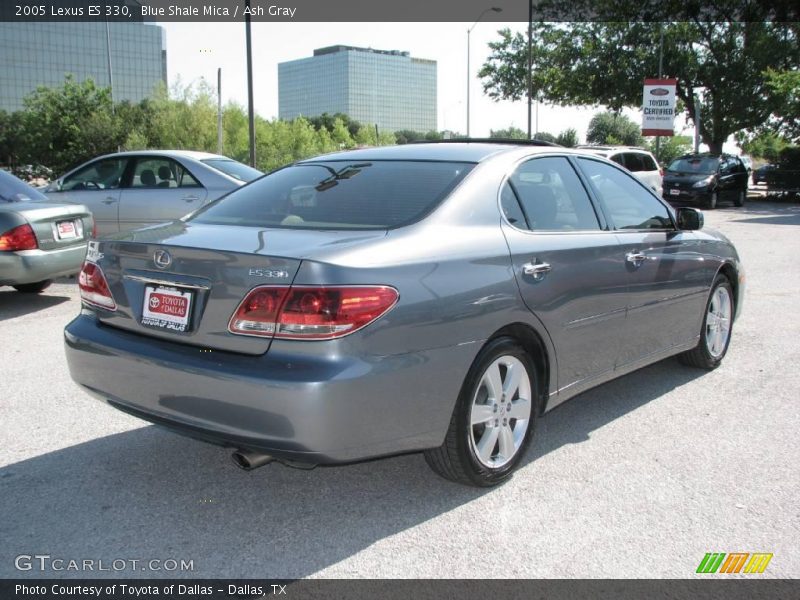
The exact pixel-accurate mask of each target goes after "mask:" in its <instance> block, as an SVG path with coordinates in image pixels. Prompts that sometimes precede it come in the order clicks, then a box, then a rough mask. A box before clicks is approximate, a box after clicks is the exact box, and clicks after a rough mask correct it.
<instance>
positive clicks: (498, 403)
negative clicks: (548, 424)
mask: <svg viewBox="0 0 800 600" xmlns="http://www.w3.org/2000/svg"><path fill="white" fill-rule="evenodd" d="M531 406H532V401H531V380H530V377H529V375H528V371H527V369H526V368H525V365H524V364H523V363H522V361H521V360H519V359H518V358H516V357H515V356H510V355H504V356H501V357H499V358H497V359H496V360H495V361H494V362H492V363H491V364H490V365H489V367H488V368H487V369H486V370H485V371H484V372H483V375H482V376H481V379H480V382H479V384H478V386H477V388H476V390H475V393H474V395H473V398H472V404H471V408H470V422H469V436H470V445H471V447H472V450H473V452H474V454H475V457H476V458H477V460H478V461H479V462H480V463H481V464H482V465H484V466H485V467H489V468H492V469H496V468H499V467H502V466H503V465H505V464H507V463H508V462H509V461H511V460H512V459H513V458H514V456H516V454H517V452H518V451H519V449H520V447H521V446H522V443H523V441H524V440H525V434H526V432H527V430H528V427H529V424H530V419H531Z"/></svg>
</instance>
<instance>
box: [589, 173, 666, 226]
mask: <svg viewBox="0 0 800 600" xmlns="http://www.w3.org/2000/svg"><path fill="white" fill-rule="evenodd" d="M578 160H579V161H580V167H581V170H583V171H584V172H585V173H586V176H587V177H588V178H589V181H590V182H591V185H592V187H594V190H595V195H596V196H597V197H598V198H600V200H601V201H602V203H603V205H604V206H605V208H606V210H607V211H608V213H609V214H610V215H611V219H612V220H613V221H614V227H615V228H616V229H672V219H671V218H670V216H669V211H667V208H666V207H665V206H664V205H663V204H661V202H659V201H658V200H657V199H656V198H655V196H653V195H652V194H651V193H650V192H648V191H647V189H645V187H644V186H642V185H641V183H639V181H638V180H637V179H635V178H634V177H633V176H631V175H629V174H627V173H625V172H624V171H621V170H620V169H617V168H615V167H612V166H611V165H608V164H606V163H601V162H600V161H597V160H588V159H585V158H579V159H578Z"/></svg>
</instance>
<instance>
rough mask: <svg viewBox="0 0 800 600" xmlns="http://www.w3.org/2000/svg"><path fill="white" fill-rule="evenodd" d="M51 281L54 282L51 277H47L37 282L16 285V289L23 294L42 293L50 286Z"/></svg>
mask: <svg viewBox="0 0 800 600" xmlns="http://www.w3.org/2000/svg"><path fill="white" fill-rule="evenodd" d="M51 283H53V282H52V281H51V280H50V279H45V280H44V281H37V282H36V283H21V284H19V285H15V286H14V289H15V290H17V291H18V292H21V293H23V294H40V293H42V292H43V291H45V290H46V289H47V288H49V287H50V284H51Z"/></svg>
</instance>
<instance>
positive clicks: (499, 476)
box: [425, 337, 539, 487]
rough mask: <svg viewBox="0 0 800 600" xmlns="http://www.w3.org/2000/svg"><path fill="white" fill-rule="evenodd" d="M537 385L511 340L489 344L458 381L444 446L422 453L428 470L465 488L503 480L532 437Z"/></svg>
mask: <svg viewBox="0 0 800 600" xmlns="http://www.w3.org/2000/svg"><path fill="white" fill-rule="evenodd" d="M515 382H516V383H515ZM537 383H538V381H537V379H536V369H534V366H533V363H532V361H531V358H530V356H529V355H528V354H527V352H525V350H524V349H523V348H522V346H520V345H519V344H518V343H517V342H516V340H514V339H513V338H510V337H499V338H496V339H494V340H491V341H490V342H489V343H488V344H487V345H486V346H485V347H484V348H483V349H482V350H481V352H480V354H478V356H477V358H476V359H475V361H474V362H473V364H472V366H471V367H470V369H469V372H468V373H467V376H466V378H465V379H464V383H463V385H462V386H461V391H460V393H459V396H458V400H457V402H456V407H455V409H454V411H453V415H452V417H451V419H450V425H449V427H448V430H447V435H446V436H445V439H444V443H443V444H442V445H441V446H439V447H438V448H434V449H431V450H426V451H425V460H426V461H427V463H428V465H429V466H430V467H431V468H432V469H433V470H434V471H435V472H436V473H437V474H439V475H441V476H442V477H444V478H445V479H449V480H451V481H455V482H458V483H462V484H465V485H471V486H477V487H490V486H494V485H497V484H499V483H502V482H504V481H505V480H507V479H508V478H509V477H510V476H511V474H512V472H513V471H514V468H515V467H516V466H517V464H519V461H520V460H521V459H522V456H523V455H524V454H525V451H526V449H527V448H528V446H529V445H530V442H531V439H532V437H533V431H534V427H535V425H536V418H537V416H538V413H539V387H538V385H537ZM498 386H499V388H504V389H498ZM509 388H511V389H509ZM526 396H527V397H526ZM515 415H516V416H515Z"/></svg>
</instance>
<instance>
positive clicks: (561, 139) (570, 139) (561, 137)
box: [556, 127, 578, 148]
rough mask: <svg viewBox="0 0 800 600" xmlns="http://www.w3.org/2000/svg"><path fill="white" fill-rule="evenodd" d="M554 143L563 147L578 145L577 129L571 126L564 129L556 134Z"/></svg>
mask: <svg viewBox="0 0 800 600" xmlns="http://www.w3.org/2000/svg"><path fill="white" fill-rule="evenodd" d="M556 144H559V145H560V146H564V147H565V148H574V147H575V146H577V145H578V131H577V130H576V129H573V128H572V127H570V128H568V129H565V130H564V131H562V132H561V133H559V134H558V137H557V138H556Z"/></svg>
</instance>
